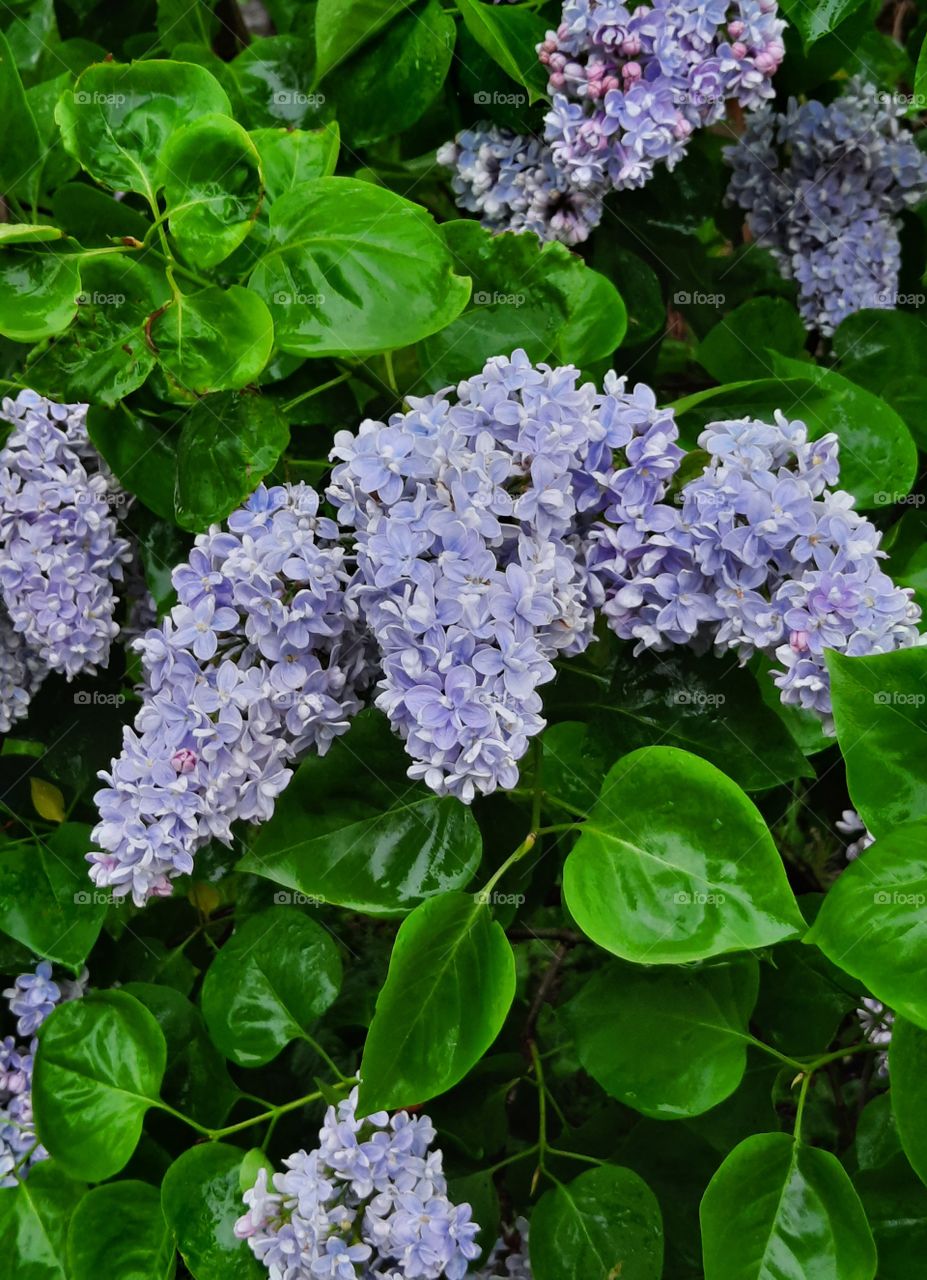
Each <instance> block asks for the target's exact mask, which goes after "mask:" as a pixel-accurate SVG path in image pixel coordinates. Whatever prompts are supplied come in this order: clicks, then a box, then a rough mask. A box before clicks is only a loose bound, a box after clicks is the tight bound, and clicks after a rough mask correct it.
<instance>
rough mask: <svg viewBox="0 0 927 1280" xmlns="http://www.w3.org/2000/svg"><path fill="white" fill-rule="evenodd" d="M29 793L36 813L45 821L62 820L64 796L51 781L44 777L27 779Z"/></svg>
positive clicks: (63, 815)
mask: <svg viewBox="0 0 927 1280" xmlns="http://www.w3.org/2000/svg"><path fill="white" fill-rule="evenodd" d="M29 793H30V795H31V796H32V803H33V806H34V807H35V811H36V813H37V814H38V815H39V817H40V818H44V819H45V820H46V822H64V820H65V817H66V816H67V815H66V814H65V811H64V796H63V795H62V794H61V792H60V791H59V790H58V788H57V787H56V786H55V784H54V783H53V782H46V781H45V779H44V778H30V779H29Z"/></svg>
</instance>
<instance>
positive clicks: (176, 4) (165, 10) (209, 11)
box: [157, 0, 219, 53]
mask: <svg viewBox="0 0 927 1280" xmlns="http://www.w3.org/2000/svg"><path fill="white" fill-rule="evenodd" d="M157 4H158V35H159V36H160V37H161V44H162V45H163V46H164V48H165V49H167V51H168V53H172V52H173V51H174V49H175V48H176V47H177V45H179V44H186V43H190V44H201V45H203V46H204V47H205V48H207V49H209V48H211V47H212V41H213V36H214V34H215V32H216V30H217V29H218V26H219V23H218V20H217V18H216V16H215V14H214V13H213V9H214V8H215V7H216V5H215V0H157Z"/></svg>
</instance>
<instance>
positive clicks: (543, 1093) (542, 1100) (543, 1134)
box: [528, 1040, 547, 1172]
mask: <svg viewBox="0 0 927 1280" xmlns="http://www.w3.org/2000/svg"><path fill="white" fill-rule="evenodd" d="M528 1049H529V1051H530V1053H531V1064H532V1066H533V1067H534V1078H535V1080H536V1081H537V1084H538V1168H539V1169H540V1170H541V1171H542V1172H544V1157H545V1156H546V1154H547V1086H546V1085H545V1083H544V1068H543V1066H542V1065H541V1055H540V1054H539V1053H538V1047H537V1045H536V1044H535V1042H534V1041H533V1040H532V1041H530V1043H529V1045H528Z"/></svg>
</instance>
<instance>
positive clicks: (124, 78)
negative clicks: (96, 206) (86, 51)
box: [55, 59, 230, 206]
mask: <svg viewBox="0 0 927 1280" xmlns="http://www.w3.org/2000/svg"><path fill="white" fill-rule="evenodd" d="M229 111H230V106H229V100H228V97H227V96H226V93H225V90H224V89H223V88H222V86H221V85H220V84H219V82H218V80H216V79H214V78H213V76H211V75H210V74H209V72H208V71H206V70H204V69H203V68H202V67H197V66H194V64H193V63H192V62H170V61H166V60H160V59H152V60H151V61H147V62H133V63H131V64H130V65H128V66H126V65H124V64H122V63H119V62H99V63H96V64H95V65H94V66H92V67H88V68H87V70H86V71H84V72H83V73H82V75H81V76H79V78H78V80H77V83H76V84H75V86H74V88H73V89H68V90H66V91H65V92H64V93H63V94H62V95H61V98H60V99H59V102H58V107H57V109H56V111H55V119H56V120H57V121H58V124H59V126H60V128H61V133H62V136H63V138H64V145H65V147H66V148H67V150H68V151H69V152H70V153H71V155H72V156H74V158H75V160H78V161H79V162H80V164H81V165H82V166H83V168H84V169H86V171H87V172H88V173H89V174H90V175H91V176H92V177H94V178H95V179H96V180H97V182H100V183H102V184H103V186H106V187H109V188H111V189H112V190H114V191H137V192H138V193H139V194H140V195H143V196H145V198H146V199H147V200H148V203H149V204H151V205H152V206H153V205H154V199H155V193H156V191H157V183H158V173H159V170H160V166H161V155H162V152H163V150H164V145H165V143H166V142H167V140H168V138H169V137H170V135H171V134H172V133H173V132H174V130H175V129H178V128H179V127H180V126H181V125H184V124H186V123H187V121H188V120H195V119H198V118H199V117H200V116H203V115H208V114H211V113H214V112H218V113H219V114H220V115H228V114H229Z"/></svg>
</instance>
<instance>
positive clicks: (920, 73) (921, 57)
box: [914, 36, 927, 111]
mask: <svg viewBox="0 0 927 1280" xmlns="http://www.w3.org/2000/svg"><path fill="white" fill-rule="evenodd" d="M914 99H915V101H914V105H915V106H916V107H917V109H918V110H919V111H923V110H924V108H925V107H927V36H925V38H924V41H923V43H922V44H921V51H920V53H919V54H918V55H917V67H916V68H915V71H914Z"/></svg>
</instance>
